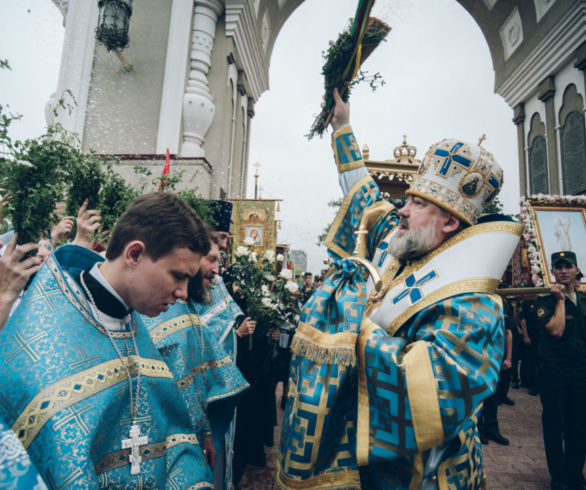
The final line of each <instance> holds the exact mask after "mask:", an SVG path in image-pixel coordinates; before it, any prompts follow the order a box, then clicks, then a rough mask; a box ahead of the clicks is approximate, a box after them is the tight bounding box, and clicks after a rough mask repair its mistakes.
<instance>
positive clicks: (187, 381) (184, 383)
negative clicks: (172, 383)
mask: <svg viewBox="0 0 586 490" xmlns="http://www.w3.org/2000/svg"><path fill="white" fill-rule="evenodd" d="M230 362H232V358H231V357H230V355H227V356H226V357H224V358H222V359H218V360H216V361H208V362H203V363H201V364H199V365H197V366H195V367H194V368H193V369H192V370H191V372H190V373H189V374H188V375H187V376H185V377H183V378H181V379H180V380H178V381H177V386H179V388H181V389H182V390H183V389H185V388H187V387H188V386H190V385H191V383H193V378H194V377H195V376H197V375H198V374H200V373H203V372H205V371H207V370H208V369H215V368H220V367H222V366H225V365H226V364H229V363H230Z"/></svg>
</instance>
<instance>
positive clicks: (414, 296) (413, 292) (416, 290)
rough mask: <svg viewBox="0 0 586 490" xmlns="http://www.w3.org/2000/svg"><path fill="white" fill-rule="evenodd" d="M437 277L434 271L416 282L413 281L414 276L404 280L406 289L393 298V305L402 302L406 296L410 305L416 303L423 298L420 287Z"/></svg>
mask: <svg viewBox="0 0 586 490" xmlns="http://www.w3.org/2000/svg"><path fill="white" fill-rule="evenodd" d="M437 277H438V273H437V272H436V271H434V270H433V271H431V272H428V273H427V274H425V276H423V277H422V278H420V279H417V280H416V279H415V274H411V275H410V276H408V277H407V278H405V287H406V289H405V290H403V291H402V292H400V293H399V294H398V295H397V296H395V297H394V298H393V300H392V302H393V304H394V305H396V304H397V303H398V302H399V301H401V300H403V299H404V298H406V297H407V296H409V300H410V301H411V304H413V303H416V302H417V301H419V300H420V299H422V298H423V293H422V292H421V287H422V286H424V285H425V284H427V283H428V282H429V281H432V280H433V279H436V278H437Z"/></svg>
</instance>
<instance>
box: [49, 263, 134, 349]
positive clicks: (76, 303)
mask: <svg viewBox="0 0 586 490" xmlns="http://www.w3.org/2000/svg"><path fill="white" fill-rule="evenodd" d="M45 262H46V263H47V264H48V267H49V270H50V271H51V272H52V274H53V277H54V278H55V280H56V281H57V284H58V285H59V288H60V289H61V292H62V293H63V295H64V296H65V297H66V298H67V299H68V300H69V302H70V303H71V304H72V305H73V307H74V308H75V309H76V310H77V311H79V313H80V314H81V316H83V317H84V318H85V319H86V320H87V321H88V322H89V323H90V324H91V325H92V326H93V327H95V328H96V329H97V330H99V331H100V333H102V334H103V335H105V336H108V332H106V330H105V329H104V327H103V326H102V325H101V324H100V323H99V322H98V321H97V320H96V319H95V318H94V316H93V315H92V313H91V311H92V310H91V307H90V304H89V302H88V300H87V298H86V297H85V295H84V294H83V292H82V291H81V288H80V286H79V284H78V283H77V281H76V280H75V279H73V277H71V276H70V275H69V274H68V273H66V272H64V271H63V270H62V269H61V268H60V267H59V266H58V265H57V261H56V260H55V258H54V257H53V255H50V256H49V257H48V258H47V260H46V261H45ZM135 332H136V322H131V325H130V330H128V331H124V330H123V331H120V330H110V335H112V337H113V338H115V339H129V338H131V337H132V336H133V334H134V333H135Z"/></svg>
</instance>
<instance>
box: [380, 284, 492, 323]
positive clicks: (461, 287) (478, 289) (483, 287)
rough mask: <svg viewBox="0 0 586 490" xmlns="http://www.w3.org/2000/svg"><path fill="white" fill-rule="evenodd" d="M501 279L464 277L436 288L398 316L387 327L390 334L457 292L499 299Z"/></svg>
mask: <svg viewBox="0 0 586 490" xmlns="http://www.w3.org/2000/svg"><path fill="white" fill-rule="evenodd" d="M499 282H500V280H499V279H491V278H478V279H463V280H459V281H457V282H453V283H451V284H447V285H446V286H444V287H442V288H440V289H437V290H435V291H434V292H432V293H430V294H429V295H428V296H426V297H425V298H423V299H422V300H421V301H418V302H417V303H415V304H414V305H412V306H411V307H409V308H407V309H406V310H405V311H404V312H403V313H402V314H400V315H399V316H398V317H397V318H395V319H394V320H393V321H392V322H391V323H390V324H389V325H388V327H387V328H386V330H387V332H388V333H389V335H394V333H395V332H396V331H397V330H398V329H399V328H400V327H401V325H403V324H404V323H405V322H406V321H407V320H409V318H411V317H412V316H413V315H415V314H416V313H419V312H420V311H421V310H423V309H425V308H427V307H428V306H430V305H432V304H434V303H437V302H438V301H441V300H443V299H446V298H449V297H451V296H455V295H457V294H464V293H489V294H491V296H494V299H495V300H497V301H498V299H497V298H500V297H499V296H498V295H493V294H492V293H494V291H495V289H496V287H497V286H498V284H499Z"/></svg>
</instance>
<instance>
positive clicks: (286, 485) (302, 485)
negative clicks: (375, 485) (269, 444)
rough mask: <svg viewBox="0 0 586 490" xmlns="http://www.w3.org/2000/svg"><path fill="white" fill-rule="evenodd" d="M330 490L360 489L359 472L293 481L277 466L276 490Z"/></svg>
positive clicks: (324, 475) (339, 472)
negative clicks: (333, 489) (335, 489)
mask: <svg viewBox="0 0 586 490" xmlns="http://www.w3.org/2000/svg"><path fill="white" fill-rule="evenodd" d="M306 488H311V489H320V488H322V489H330V488H344V489H345V490H352V489H357V490H358V489H360V488H361V486H360V474H359V473H358V470H345V471H336V472H332V473H325V474H322V475H319V476H314V477H313V478H308V479H306V480H293V479H292V478H288V477H286V476H285V475H284V474H283V472H282V471H281V465H280V464H278V465H277V475H276V478H275V489H278V490H292V489H306Z"/></svg>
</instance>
